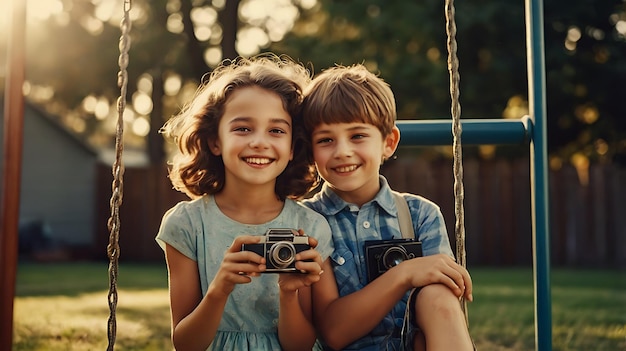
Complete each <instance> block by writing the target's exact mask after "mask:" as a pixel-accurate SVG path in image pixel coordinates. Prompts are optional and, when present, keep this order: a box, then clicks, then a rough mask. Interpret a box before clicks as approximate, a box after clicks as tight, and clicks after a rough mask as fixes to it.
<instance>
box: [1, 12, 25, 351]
mask: <svg viewBox="0 0 626 351" xmlns="http://www.w3.org/2000/svg"><path fill="white" fill-rule="evenodd" d="M10 3H11V5H10V6H11V11H8V13H7V15H8V14H12V16H11V17H10V21H11V24H12V25H11V26H10V35H9V37H8V38H9V42H8V50H7V70H6V72H7V80H6V87H5V98H4V158H3V160H4V162H3V165H2V174H3V178H2V179H3V181H2V203H1V204H0V213H1V216H2V218H1V221H0V223H1V224H0V226H1V227H2V232H0V239H1V240H0V262H1V263H0V278H1V279H0V287H1V288H0V318H2V322H1V323H2V324H1V326H0V349H1V350H11V349H12V342H13V299H14V297H15V277H16V274H17V246H18V233H17V230H18V217H19V208H20V181H21V167H22V140H23V129H24V120H23V116H24V95H23V93H22V85H23V83H24V58H25V54H24V52H25V49H24V41H25V28H24V24H25V22H26V1H23V0H13V1H11V2H10Z"/></svg>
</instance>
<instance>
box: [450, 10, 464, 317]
mask: <svg viewBox="0 0 626 351" xmlns="http://www.w3.org/2000/svg"><path fill="white" fill-rule="evenodd" d="M445 12H446V33H447V35H448V40H447V47H448V71H449V73H450V97H451V99H452V104H451V108H450V110H451V113H452V135H453V143H452V149H453V153H454V165H453V172H454V214H455V216H456V222H455V226H454V232H455V237H456V258H457V262H458V263H459V264H460V265H461V266H463V267H465V266H466V257H465V217H464V210H463V199H464V192H465V191H464V188H463V149H462V145H461V134H462V128H461V103H460V100H459V95H460V92H459V81H460V79H461V78H460V74H459V59H458V57H457V42H456V22H455V19H454V15H455V9H454V0H446V2H445ZM461 308H462V309H463V313H464V314H465V320H466V322H467V302H466V301H465V299H464V298H462V300H461Z"/></svg>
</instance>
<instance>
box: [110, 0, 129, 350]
mask: <svg viewBox="0 0 626 351" xmlns="http://www.w3.org/2000/svg"><path fill="white" fill-rule="evenodd" d="M130 9H131V0H124V17H123V18H122V21H121V23H120V30H121V31H122V35H121V36H120V43H119V49H120V56H119V58H118V64H119V67H120V70H119V72H118V74H117V85H118V87H119V88H120V96H119V98H118V99H117V128H116V130H115V161H114V162H113V167H112V172H113V183H112V184H111V188H112V194H111V201H110V203H109V205H110V207H111V216H110V217H109V220H108V223H107V225H108V228H109V245H108V246H107V255H108V257H109V293H108V302H109V311H110V314H109V319H108V323H107V335H108V340H109V345H108V347H107V351H112V350H113V349H114V346H115V338H116V334H117V322H116V316H115V312H116V309H117V276H118V263H119V257H120V245H119V236H120V206H121V205H122V197H123V185H124V181H123V177H124V163H123V161H122V153H123V150H124V141H123V136H124V110H125V109H126V91H127V86H128V72H127V71H126V68H127V67H128V50H129V49H130V28H131V21H130Z"/></svg>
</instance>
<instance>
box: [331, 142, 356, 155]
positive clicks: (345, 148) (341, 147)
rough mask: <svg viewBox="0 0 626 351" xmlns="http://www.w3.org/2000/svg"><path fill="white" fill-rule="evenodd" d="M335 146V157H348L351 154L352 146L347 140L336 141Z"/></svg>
mask: <svg viewBox="0 0 626 351" xmlns="http://www.w3.org/2000/svg"><path fill="white" fill-rule="evenodd" d="M336 145H337V146H336V147H335V157H338V158H339V157H350V156H352V153H353V152H352V148H351V147H350V145H349V144H348V143H347V142H343V141H338V142H337V144H336Z"/></svg>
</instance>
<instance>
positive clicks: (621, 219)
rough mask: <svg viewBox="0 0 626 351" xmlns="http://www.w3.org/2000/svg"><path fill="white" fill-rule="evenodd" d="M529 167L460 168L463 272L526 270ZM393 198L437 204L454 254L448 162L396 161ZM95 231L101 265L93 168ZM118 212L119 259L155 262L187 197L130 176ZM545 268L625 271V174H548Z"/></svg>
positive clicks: (103, 193) (103, 173)
mask: <svg viewBox="0 0 626 351" xmlns="http://www.w3.org/2000/svg"><path fill="white" fill-rule="evenodd" d="M529 167H530V163H529V160H528V159H527V158H523V159H519V160H497V161H485V160H478V159H473V158H471V159H466V160H464V179H463V183H464V187H465V202H464V209H465V230H466V249H467V262H468V265H528V264H530V263H532V252H531V208H530V207H531V204H530V169H529ZM381 172H382V174H384V175H385V176H386V177H387V179H388V180H389V183H390V185H391V186H392V187H393V188H394V189H396V190H398V191H406V192H411V193H415V194H419V195H422V196H424V197H426V198H428V199H430V200H432V201H434V202H435V203H437V204H438V205H439V206H440V208H441V210H442V213H443V214H444V217H445V220H446V226H447V228H448V232H449V235H450V242H451V244H452V245H453V246H454V244H455V242H454V240H455V238H454V222H455V220H456V219H455V217H454V191H453V173H452V162H451V160H448V159H437V160H428V159H425V158H423V157H419V156H417V155H410V154H403V155H402V156H401V157H400V158H398V159H397V160H390V161H388V162H386V163H385V164H384V165H383V167H382V170H381ZM98 174H99V176H98V184H97V189H98V197H97V199H98V200H97V201H98V203H97V205H96V210H97V211H98V223H97V228H96V229H95V232H96V238H97V239H96V243H95V248H94V251H93V252H94V253H93V254H92V255H93V256H94V257H93V258H96V259H104V258H106V244H107V243H108V230H107V228H106V221H107V219H108V216H109V213H110V209H109V198H110V191H111V181H112V175H111V171H110V166H106V165H101V166H100V167H98ZM124 178H125V179H124V202H123V204H122V206H121V208H120V211H121V214H120V216H121V220H122V225H121V228H120V246H121V247H122V249H121V253H122V254H121V259H123V260H129V261H162V260H163V253H162V251H161V250H160V249H159V247H158V246H157V245H156V243H155V241H154V236H155V235H156V232H157V231H158V227H159V225H160V221H161V217H162V216H163V214H164V213H165V211H167V210H168V209H169V208H171V207H172V206H174V205H175V204H176V203H177V202H179V201H182V200H186V199H187V197H186V196H185V195H184V194H182V193H180V192H177V191H175V190H173V189H172V186H171V184H170V182H169V180H168V178H167V171H166V169H165V167H164V166H163V167H161V166H157V167H149V168H143V169H135V168H129V169H126V172H125V174H124ZM549 181H550V184H549V190H550V205H551V206H550V222H551V223H550V224H551V226H550V230H551V238H552V240H551V255H552V260H551V262H552V264H553V265H556V266H559V265H572V266H606V267H621V268H624V267H626V255H625V254H624V252H626V213H625V210H624V208H625V206H626V169H625V168H623V167H621V168H620V167H617V166H606V165H597V166H593V167H591V169H590V183H589V185H588V186H583V185H581V183H580V181H579V179H578V175H577V173H576V170H575V169H574V168H573V167H571V166H564V167H562V168H561V169H559V170H553V171H550V174H549Z"/></svg>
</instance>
